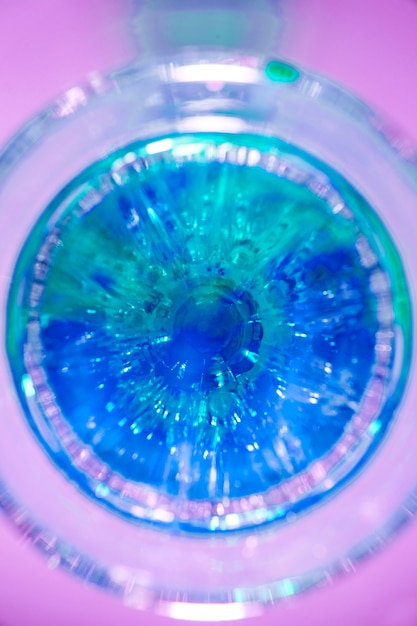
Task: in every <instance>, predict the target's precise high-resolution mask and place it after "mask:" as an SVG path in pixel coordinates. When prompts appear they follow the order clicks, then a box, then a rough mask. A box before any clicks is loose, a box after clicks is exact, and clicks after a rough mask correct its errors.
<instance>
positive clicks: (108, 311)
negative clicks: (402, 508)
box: [8, 134, 410, 532]
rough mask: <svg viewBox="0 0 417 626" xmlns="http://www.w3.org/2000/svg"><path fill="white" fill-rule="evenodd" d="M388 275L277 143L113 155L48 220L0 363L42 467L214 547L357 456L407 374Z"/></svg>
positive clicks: (281, 509)
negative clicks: (214, 540) (46, 460)
mask: <svg viewBox="0 0 417 626" xmlns="http://www.w3.org/2000/svg"><path fill="white" fill-rule="evenodd" d="M409 319H410V316H409V299H408V293H407V287H406V283H405V279H404V275H403V271H402V267H401V262H400V260H399V256H398V254H397V252H396V250H395V247H394V245H393V243H392V242H391V240H390V238H389V236H388V234H387V232H386V231H385V229H384V227H383V225H382V224H381V222H380V221H379V220H378V218H377V217H376V215H375V213H374V212H373V210H372V209H371V207H369V205H368V204H367V203H366V201H365V200H364V199H363V198H362V197H361V196H360V195H359V194H358V193H357V192H356V191H355V190H354V189H353V188H352V187H351V186H350V185H349V183H348V182H347V181H346V180H345V179H343V178H342V177H341V176H340V175H339V174H337V173H336V172H334V171H332V170H331V169H330V168H328V167H327V166H325V165H324V164H323V163H320V162H319V161H317V160H316V159H314V158H313V157H311V156H310V155H308V154H306V153H303V152H301V151H300V150H297V149H296V148H294V147H291V146H289V145H288V144H284V143H281V142H279V141H278V140H275V139H268V138H261V137H253V136H241V137H239V136H238V137H236V136H232V135H220V134H200V135H193V136H174V137H164V138H159V139H156V140H154V141H152V142H147V143H146V142H142V143H137V144H133V145H130V146H128V147H127V148H125V149H123V150H120V151H119V152H117V153H115V154H113V155H111V156H110V157H108V158H106V159H104V160H103V161H101V162H98V163H96V164H94V165H92V166H91V167H90V168H88V169H87V170H86V171H84V172H83V173H81V174H80V175H79V176H78V177H77V178H76V179H74V180H73V181H72V182H71V183H70V184H69V185H68V187H66V188H65V189H64V190H63V191H62V192H61V193H60V194H59V195H58V196H57V197H56V198H55V200H53V202H52V203H51V204H50V206H49V207H48V208H47V209H46V211H45V214H44V215H43V216H42V217H41V218H40V220H39V222H38V223H37V224H36V225H35V227H34V229H33V231H32V233H31V234H30V236H29V238H28V240H27V243H26V245H25V247H24V249H23V251H22V253H21V256H20V259H19V262H18V265H17V268H16V272H15V277H14V282H13V288H12V291H11V293H10V298H9V309H8V323H9V329H10V331H9V339H8V354H9V359H10V365H11V369H12V372H13V375H14V378H15V382H16V386H17V389H18V392H19V394H20V398H21V401H22V404H23V406H24V408H25V411H26V415H27V418H28V421H29V423H30V424H31V426H32V428H33V429H34V431H35V433H36V434H37V436H38V438H39V440H40V442H41V443H42V445H44V446H45V448H46V450H47V451H48V453H49V454H50V456H51V458H52V460H53V461H54V462H55V463H56V464H57V466H58V467H59V468H60V469H61V470H62V471H63V472H65V473H66V474H67V475H68V477H69V478H70V479H71V480H72V481H73V482H75V483H77V484H78V486H79V488H80V489H82V490H84V491H85V492H86V493H87V494H88V495H89V496H91V497H93V498H96V499H97V500H99V501H100V502H102V503H103V504H105V505H106V506H109V507H111V508H112V509H114V510H115V511H117V512H118V513H120V514H122V515H125V516H128V517H129V518H130V519H132V520H138V521H146V522H150V523H154V524H158V525H161V526H163V527H167V528H169V529H173V528H180V529H182V530H185V531H205V532H216V531H230V530H234V529H240V528H250V527H253V526H259V525H262V524H265V523H268V522H272V521H276V520H279V519H285V515H286V514H287V513H288V512H289V511H291V512H295V513H297V512H301V511H304V510H307V509H308V508H309V507H311V506H312V505H313V504H315V503H318V502H320V501H321V500H323V499H324V498H325V497H326V496H327V495H328V494H330V493H331V492H332V491H334V490H335V489H336V488H337V487H340V486H342V485H343V484H344V483H345V482H346V480H347V479H349V478H352V477H353V475H354V473H355V472H356V471H357V470H358V468H359V467H361V465H362V464H363V463H364V462H365V461H366V460H367V458H369V457H370V455H371V454H372V452H373V451H374V450H375V448H376V446H377V445H378V444H379V443H380V441H381V439H382V437H383V436H384V434H385V433H386V431H387V428H388V426H389V424H390V422H391V421H392V418H393V415H394V411H395V409H396V407H397V405H398V402H399V401H400V398H401V394H402V390H403V387H404V384H405V378H406V372H407V364H408V362H409V358H410V354H409V345H410V321H409Z"/></svg>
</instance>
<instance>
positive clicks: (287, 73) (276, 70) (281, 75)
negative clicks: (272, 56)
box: [265, 61, 300, 83]
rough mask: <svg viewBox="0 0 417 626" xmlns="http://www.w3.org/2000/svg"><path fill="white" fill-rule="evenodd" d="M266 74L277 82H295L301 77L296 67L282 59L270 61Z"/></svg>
mask: <svg viewBox="0 0 417 626" xmlns="http://www.w3.org/2000/svg"><path fill="white" fill-rule="evenodd" d="M265 74H266V75H267V77H268V78H269V79H270V80H272V81H274V82H276V83H278V82H279V83H293V82H294V81H295V80H297V79H298V78H299V77H300V72H299V71H298V70H297V69H296V68H295V67H293V66H292V65H288V63H282V62H281V61H270V62H269V63H268V64H267V66H266V67H265Z"/></svg>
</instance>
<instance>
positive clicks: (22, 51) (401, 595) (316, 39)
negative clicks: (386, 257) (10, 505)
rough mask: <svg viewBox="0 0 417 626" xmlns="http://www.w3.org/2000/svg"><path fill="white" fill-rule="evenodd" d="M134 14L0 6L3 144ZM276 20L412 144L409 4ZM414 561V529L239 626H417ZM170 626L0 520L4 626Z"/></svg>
mask: <svg viewBox="0 0 417 626" xmlns="http://www.w3.org/2000/svg"><path fill="white" fill-rule="evenodd" d="M154 1H155V2H156V1H157V0H154ZM173 1H175V0H173ZM254 1H256V0H254ZM286 5H287V6H286ZM131 9H132V7H131V4H130V2H129V0H83V1H81V0H37V2H31V1H30V0H15V2H13V3H11V2H6V0H0V59H1V63H0V143H3V142H4V141H5V140H6V139H7V138H8V137H9V136H10V135H11V134H13V133H14V131H15V130H17V128H18V127H19V126H20V125H21V124H22V123H23V122H24V121H25V120H26V119H27V118H28V117H29V116H31V115H32V114H33V113H35V112H36V111H38V110H39V109H41V108H42V107H43V106H44V105H46V104H47V103H48V102H49V101H50V100H51V99H53V98H54V97H55V96H56V95H57V94H59V93H60V92H62V91H63V90H65V89H67V88H69V87H71V86H73V85H74V84H76V83H77V82H79V81H80V80H82V79H83V78H84V77H86V76H87V75H88V74H89V73H91V72H94V71H97V70H105V69H107V68H109V67H112V66H117V65H120V64H123V63H125V62H126V61H128V60H129V59H130V58H131V57H132V56H133V54H134V53H135V47H134V44H133V43H132V40H131V39H130V38H129V37H128V36H126V30H127V20H128V19H129V16H130V13H131ZM284 14H285V15H287V16H288V23H287V30H286V35H285V38H284V40H283V42H282V43H281V45H280V46H279V47H277V48H278V49H279V51H280V53H281V54H282V55H283V56H286V57H288V58H289V59H293V60H295V61H297V62H298V63H300V64H302V65H305V66H306V67H309V68H311V69H314V70H316V71H318V72H320V73H323V74H325V75H327V76H329V77H331V78H333V79H335V80H337V81H338V82H341V83H343V84H344V85H346V86H347V87H349V88H350V89H352V90H353V91H355V92H356V93H357V94H359V95H360V96H361V97H362V98H363V99H365V100H367V101H368V102H369V103H371V104H372V105H373V106H374V107H375V108H377V109H379V110H380V111H382V112H383V113H385V114H387V115H388V116H389V117H390V118H391V119H392V120H393V121H394V122H395V123H396V124H398V125H400V126H402V128H403V129H404V130H406V131H407V132H408V134H409V135H410V136H411V137H413V138H414V140H415V142H416V143H417V2H416V0H396V1H395V2H394V0H349V1H347V0H287V3H285V2H284ZM416 554H417V524H414V525H412V524H411V525H409V526H408V527H407V528H406V529H405V530H404V531H403V532H402V533H401V534H400V535H399V536H397V537H396V538H395V539H394V540H393V541H392V542H391V543H390V545H389V546H388V547H387V548H386V549H385V550H384V551H383V552H381V553H380V554H378V555H376V556H374V557H373V558H372V559H369V560H367V561H365V562H364V563H362V564H361V565H360V566H359V567H358V570H357V572H356V573H355V574H354V575H350V576H347V577H344V578H341V579H338V580H337V581H335V582H334V583H333V584H332V585H331V586H329V587H327V588H326V589H323V590H319V591H314V592H311V593H308V594H306V595H304V596H303V597H300V598H292V599H290V600H288V601H287V602H284V603H282V604H280V605H279V606H276V607H274V608H272V609H271V610H270V611H269V612H267V613H266V615H265V616H263V617H261V618H252V619H248V620H247V621H246V622H245V624H247V625H248V626H258V625H259V626H260V624H262V625H263V626H268V625H269V624H270V625H272V624H274V625H275V624H284V625H285V626H301V625H302V626H305V625H308V626H327V625H329V626H333V625H338V626H348V625H349V626H351V624H356V625H357V626H362V625H365V624H369V625H372V626H417V558H415V555H416ZM173 623H174V622H172V621H171V620H169V619H166V618H162V617H158V616H154V615H151V614H147V613H143V612H137V611H134V610H132V609H129V608H126V607H124V606H122V604H121V603H120V602H119V601H118V600H116V599H114V598H112V597H110V596H107V595H105V594H104V593H102V592H100V591H98V590H96V589H95V588H92V587H89V586H86V585H85V584H83V583H82V582H80V581H78V580H76V579H73V578H71V577H70V576H68V575H67V574H65V573H63V572H61V571H57V570H55V571H50V570H48V569H47V567H46V563H45V562H44V560H43V559H42V558H41V557H40V556H39V555H38V554H37V552H35V551H33V550H32V549H31V548H30V546H28V545H25V544H24V543H22V540H21V539H20V538H19V537H18V536H17V535H16V533H15V531H14V529H13V528H12V527H11V526H10V525H9V523H8V522H7V520H6V519H4V518H1V517H0V626H23V625H24V626H49V625H54V626H55V625H57V626H69V625H73V624H80V625H82V626H84V625H85V626H95V625H97V626H99V625H100V626H112V625H119V624H120V625H123V626H133V625H144V626H164V625H166V626H168V625H169V624H173ZM188 623H190V622H188Z"/></svg>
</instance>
